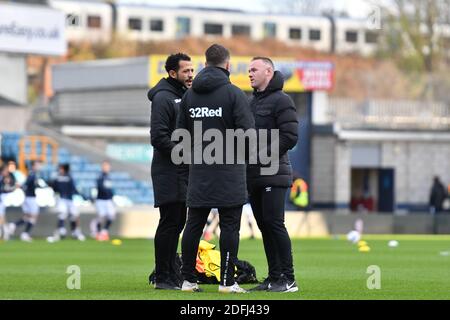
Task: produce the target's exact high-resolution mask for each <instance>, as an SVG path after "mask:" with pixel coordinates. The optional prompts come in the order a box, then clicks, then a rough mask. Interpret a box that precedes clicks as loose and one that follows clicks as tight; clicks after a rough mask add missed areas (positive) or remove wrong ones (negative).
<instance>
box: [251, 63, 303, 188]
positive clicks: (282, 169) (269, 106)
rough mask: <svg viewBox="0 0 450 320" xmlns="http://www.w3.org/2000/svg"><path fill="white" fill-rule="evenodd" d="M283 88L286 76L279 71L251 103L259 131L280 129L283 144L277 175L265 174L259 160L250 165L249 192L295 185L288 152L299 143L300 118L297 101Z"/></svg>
mask: <svg viewBox="0 0 450 320" xmlns="http://www.w3.org/2000/svg"><path fill="white" fill-rule="evenodd" d="M283 85H284V80H283V76H282V74H281V73H280V72H279V71H275V73H274V75H273V78H272V79H271V80H270V82H269V85H268V86H267V88H266V89H265V90H264V91H262V92H257V91H255V92H254V93H253V97H252V99H251V100H250V107H251V110H252V113H253V115H254V117H255V125H256V129H257V130H258V129H279V139H280V141H279V169H278V172H277V173H276V174H275V175H261V167H262V165H261V164H260V163H259V161H258V164H249V165H248V166H247V185H248V188H249V191H251V189H253V188H261V187H290V186H291V185H292V167H291V163H290V161H289V157H288V154H287V152H288V150H289V149H292V148H293V147H294V146H295V145H296V144H297V137H298V118H297V112H296V108H295V105H294V102H293V101H292V99H291V98H290V97H289V96H288V95H287V94H285V93H284V92H283V91H282V89H283ZM269 137H270V136H269ZM269 150H270V149H269ZM258 151H259V150H258ZM265 166H269V165H265Z"/></svg>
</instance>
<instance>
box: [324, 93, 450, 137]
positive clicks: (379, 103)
mask: <svg viewBox="0 0 450 320" xmlns="http://www.w3.org/2000/svg"><path fill="white" fill-rule="evenodd" d="M327 116H328V119H329V121H330V122H337V123H339V124H340V126H341V127H342V128H380V129H432V130H449V129H450V106H449V105H446V104H444V103H440V102H423V101H404V100H402V101H391V100H370V101H363V102H358V101H356V100H352V99H342V98H331V99H330V100H329V105H328V112H327Z"/></svg>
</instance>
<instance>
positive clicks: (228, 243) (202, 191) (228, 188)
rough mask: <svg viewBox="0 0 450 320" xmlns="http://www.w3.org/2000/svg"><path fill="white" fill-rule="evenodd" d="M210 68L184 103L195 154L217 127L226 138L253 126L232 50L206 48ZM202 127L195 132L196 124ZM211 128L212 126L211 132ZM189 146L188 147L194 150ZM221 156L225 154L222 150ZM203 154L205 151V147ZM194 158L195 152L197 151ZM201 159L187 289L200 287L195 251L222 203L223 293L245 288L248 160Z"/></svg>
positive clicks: (194, 186)
mask: <svg viewBox="0 0 450 320" xmlns="http://www.w3.org/2000/svg"><path fill="white" fill-rule="evenodd" d="M205 56H206V67H205V68H204V69H203V70H202V71H201V72H200V73H199V74H198V75H197V76H196V77H195V79H194V82H193V84H192V88H191V89H189V90H188V91H187V92H186V94H185V95H184V97H183V100H182V102H181V105H180V113H179V116H178V125H177V128H180V129H185V130H187V131H188V132H189V135H190V139H191V142H193V144H192V145H191V150H192V151H193V152H192V153H191V154H194V153H195V150H194V149H195V148H196V147H200V148H201V149H202V150H205V147H206V146H208V145H209V142H201V143H196V141H197V142H198V140H197V139H199V138H200V139H201V140H203V139H202V138H201V137H203V134H204V133H205V131H207V130H210V129H214V130H215V132H216V133H217V132H218V133H219V134H220V135H221V137H222V138H223V141H225V137H226V130H232V131H233V132H234V130H236V129H242V130H244V131H245V130H247V129H250V128H254V120H253V117H252V115H251V112H250V109H249V105H248V99H247V97H246V96H245V94H244V93H243V92H242V91H241V90H240V89H239V88H238V87H236V86H234V85H233V84H231V82H230V79H229V76H230V72H229V70H230V53H229V51H228V50H227V49H226V48H224V47H223V46H221V45H218V44H214V45H212V46H211V47H209V48H208V49H207V50H206V53H205ZM199 126H201V127H202V128H201V130H200V132H197V131H198V130H197V131H196V133H197V134H198V135H201V137H199V136H195V132H194V128H195V127H199ZM210 132H211V131H210ZM191 150H189V151H191ZM224 151H225V152H224V153H223V156H225V155H226V154H227V148H225V149H224ZM202 154H203V151H202ZM194 158H195V155H194ZM205 160H206V159H201V161H200V163H199V162H198V161H195V159H194V161H193V162H192V161H191V164H190V167H189V185H188V192H187V206H188V208H189V213H188V219H187V223H186V228H185V230H184V232H183V239H182V242H181V248H182V259H183V266H182V275H183V278H184V282H183V285H182V289H181V290H183V291H191V292H196V291H201V290H200V288H199V287H198V285H197V277H196V275H195V265H196V256H197V250H198V245H199V241H200V237H201V235H202V232H203V228H204V226H205V223H206V221H207V219H208V215H209V213H210V211H211V209H212V208H218V211H219V220H220V222H219V225H220V231H221V232H220V255H221V263H220V264H221V266H220V268H221V270H220V271H221V272H220V273H221V274H220V285H219V292H223V293H244V292H246V291H245V290H244V289H242V288H240V287H239V285H238V284H237V283H236V282H235V279H234V269H235V261H236V259H237V253H238V247H239V229H240V221H241V214H242V206H243V205H244V204H245V203H246V200H247V199H246V198H247V194H246V178H245V163H243V164H239V163H238V162H235V161H233V163H231V164H228V163H227V162H226V161H225V160H224V159H221V160H223V161H222V162H221V163H219V162H213V163H211V164H208V163H209V161H205Z"/></svg>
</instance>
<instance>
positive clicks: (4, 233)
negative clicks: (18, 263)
mask: <svg viewBox="0 0 450 320" xmlns="http://www.w3.org/2000/svg"><path fill="white" fill-rule="evenodd" d="M16 188H17V184H16V179H15V178H14V175H13V174H12V173H11V172H9V170H8V167H7V166H3V167H2V168H1V169H0V234H1V237H0V238H3V239H5V240H8V239H9V234H10V231H9V227H8V225H7V224H6V218H5V212H6V202H7V198H8V197H9V196H10V194H11V193H12V192H13V191H14V190H16Z"/></svg>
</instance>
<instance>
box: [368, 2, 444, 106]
mask: <svg viewBox="0 0 450 320" xmlns="http://www.w3.org/2000/svg"><path fill="white" fill-rule="evenodd" d="M370 2H371V3H372V4H374V3H376V4H377V5H379V6H380V8H382V9H383V13H384V14H383V16H384V26H383V28H382V35H383V39H384V41H382V44H381V50H382V51H384V52H385V53H387V55H388V56H390V57H394V58H395V59H396V60H397V61H398V62H399V64H400V65H401V66H402V67H403V68H404V69H406V70H407V71H418V72H425V76H426V78H427V79H426V80H425V83H426V84H425V88H424V92H423V96H424V98H425V97H426V98H430V99H432V98H434V86H435V84H434V83H433V77H434V73H435V72H436V71H439V70H441V69H442V67H443V66H448V62H449V61H447V60H446V59H448V57H450V56H449V52H450V51H449V50H450V26H449V22H450V0H391V1H389V4H386V1H383V0H378V1H370Z"/></svg>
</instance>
